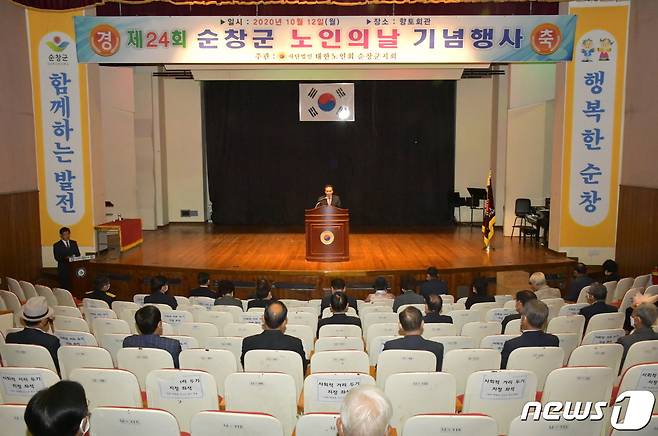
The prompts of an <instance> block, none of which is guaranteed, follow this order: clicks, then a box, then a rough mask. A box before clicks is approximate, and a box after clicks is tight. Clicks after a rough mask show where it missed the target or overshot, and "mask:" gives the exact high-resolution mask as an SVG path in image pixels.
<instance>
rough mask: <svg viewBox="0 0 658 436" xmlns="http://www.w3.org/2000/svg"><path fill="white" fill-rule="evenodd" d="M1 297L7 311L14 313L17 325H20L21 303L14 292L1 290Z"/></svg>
mask: <svg viewBox="0 0 658 436" xmlns="http://www.w3.org/2000/svg"><path fill="white" fill-rule="evenodd" d="M0 297H2V301H3V302H4V303H5V306H6V307H7V310H10V311H12V312H14V321H15V325H19V324H18V322H19V318H18V315H19V314H20V312H21V302H20V300H19V299H18V297H17V296H16V294H14V293H13V292H9V291H2V290H0Z"/></svg>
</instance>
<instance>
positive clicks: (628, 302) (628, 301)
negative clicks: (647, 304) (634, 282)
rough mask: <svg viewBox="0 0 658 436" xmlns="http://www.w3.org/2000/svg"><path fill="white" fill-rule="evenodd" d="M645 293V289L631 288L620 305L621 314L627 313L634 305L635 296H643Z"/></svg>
mask: <svg viewBox="0 0 658 436" xmlns="http://www.w3.org/2000/svg"><path fill="white" fill-rule="evenodd" d="M643 291H644V289H643V288H631V289H629V290H628V292H626V293H625V294H624V298H622V300H621V304H620V305H619V312H621V313H626V309H628V308H629V307H631V306H632V305H633V300H634V299H635V296H636V295H638V294H641V293H642V292H643Z"/></svg>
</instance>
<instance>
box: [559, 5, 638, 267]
mask: <svg viewBox="0 0 658 436" xmlns="http://www.w3.org/2000/svg"><path fill="white" fill-rule="evenodd" d="M569 13H570V14H575V15H577V16H578V23H577V25H576V34H575V38H574V55H573V60H572V61H571V62H569V64H568V66H567V81H566V98H565V108H564V110H565V116H564V119H565V124H564V150H563V160H562V196H561V197H562V202H563V206H562V210H561V214H560V216H559V220H560V223H559V225H560V249H561V250H565V251H567V252H568V253H569V254H570V255H577V256H579V257H581V256H582V257H584V259H585V261H586V262H596V261H599V260H601V259H605V258H607V257H613V256H614V246H615V236H616V227H617V206H618V192H619V171H620V159H621V146H622V144H621V141H622V128H623V118H624V90H625V82H626V51H627V40H628V17H629V4H628V2H609V3H606V2H601V3H591V2H572V3H570V5H569Z"/></svg>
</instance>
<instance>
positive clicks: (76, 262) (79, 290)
mask: <svg viewBox="0 0 658 436" xmlns="http://www.w3.org/2000/svg"><path fill="white" fill-rule="evenodd" d="M94 258H95V256H93V255H89V256H76V257H69V261H68V263H67V268H68V274H69V283H70V285H69V286H70V287H71V289H68V290H69V291H71V294H73V296H74V297H77V298H79V299H82V298H84V294H85V292H87V291H90V290H91V278H90V277H89V272H88V271H89V261H90V260H93V259H94Z"/></svg>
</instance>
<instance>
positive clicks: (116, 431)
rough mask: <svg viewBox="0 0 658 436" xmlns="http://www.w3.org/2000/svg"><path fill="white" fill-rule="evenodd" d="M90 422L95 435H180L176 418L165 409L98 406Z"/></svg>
mask: <svg viewBox="0 0 658 436" xmlns="http://www.w3.org/2000/svg"><path fill="white" fill-rule="evenodd" d="M90 424H91V433H92V434H93V435H94V436H116V435H121V436H143V435H146V434H157V435H158V436H180V429H179V428H178V422H176V418H175V417H174V415H172V414H171V413H169V412H167V411H164V410H156V409H141V408H140V409H132V408H125V407H98V408H96V409H94V413H92V415H91V418H90Z"/></svg>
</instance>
